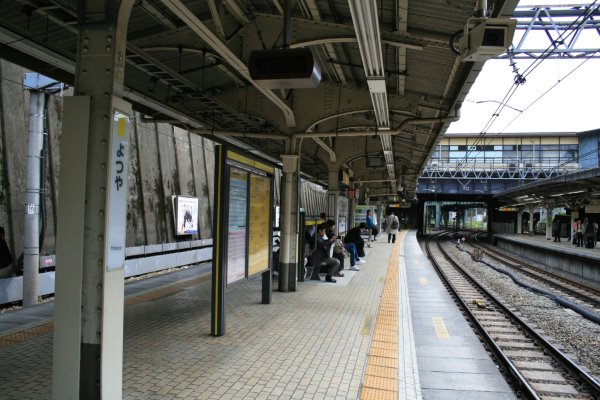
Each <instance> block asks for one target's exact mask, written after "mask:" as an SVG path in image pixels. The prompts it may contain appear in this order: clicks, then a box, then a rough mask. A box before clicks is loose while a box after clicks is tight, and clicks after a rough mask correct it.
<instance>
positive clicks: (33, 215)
mask: <svg viewBox="0 0 600 400" xmlns="http://www.w3.org/2000/svg"><path fill="white" fill-rule="evenodd" d="M45 96H46V95H45V94H44V92H41V91H37V90H32V91H30V96H29V137H28V142H27V188H26V189H25V210H24V211H25V221H24V222H25V223H24V226H23V228H24V229H23V231H24V235H25V239H24V241H23V307H29V306H32V305H35V304H37V303H38V287H39V284H38V280H39V271H40V183H41V182H40V171H41V152H42V146H43V143H44V136H43V135H44V108H45V107H44V101H45Z"/></svg>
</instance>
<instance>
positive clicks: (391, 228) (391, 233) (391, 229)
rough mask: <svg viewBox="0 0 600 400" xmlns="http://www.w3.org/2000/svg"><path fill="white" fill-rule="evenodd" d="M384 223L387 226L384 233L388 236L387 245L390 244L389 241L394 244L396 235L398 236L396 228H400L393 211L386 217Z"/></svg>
mask: <svg viewBox="0 0 600 400" xmlns="http://www.w3.org/2000/svg"><path fill="white" fill-rule="evenodd" d="M385 222H386V224H387V227H386V228H385V233H387V234H388V243H390V240H391V241H392V243H396V235H397V234H398V228H400V221H399V220H398V217H396V216H395V215H394V212H393V211H390V215H388V216H387V218H386V219H385Z"/></svg>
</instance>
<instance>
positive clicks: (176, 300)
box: [0, 231, 515, 400]
mask: <svg viewBox="0 0 600 400" xmlns="http://www.w3.org/2000/svg"><path fill="white" fill-rule="evenodd" d="M366 250H367V257H366V263H365V264H364V265H362V266H361V271H358V272H354V271H344V274H345V276H344V277H341V278H338V281H337V283H335V284H331V283H325V282H315V281H312V282H311V281H309V282H305V283H299V284H298V290H297V292H292V293H290V292H288V293H282V292H277V291H274V293H273V302H272V304H269V305H264V304H260V300H261V299H260V287H261V286H260V285H261V282H260V277H259V278H258V279H250V280H246V281H243V282H240V283H237V284H234V285H232V286H231V287H229V288H228V289H227V292H226V296H227V303H226V305H227V331H226V334H225V335H224V336H222V337H213V336H211V335H210V265H207V264H203V265H199V266H194V267H190V268H187V269H183V270H180V271H177V272H173V273H169V274H164V275H160V276H157V277H153V278H149V279H145V280H140V281H136V282H131V283H128V284H127V285H126V287H125V290H126V297H125V329H124V362H123V398H124V399H131V400H133V399H374V398H378V399H379V398H382V399H398V398H403V399H513V398H515V396H514V394H513V393H512V391H511V388H510V387H509V386H508V384H507V383H506V382H505V381H504V378H503V377H502V376H501V374H500V372H498V369H497V368H496V366H495V364H494V363H493V361H492V360H491V359H490V358H489V356H488V354H487V352H486V351H485V349H484V347H483V345H482V344H481V343H480V342H479V340H478V338H477V337H476V335H475V334H474V333H473V332H472V330H471V328H470V327H469V325H468V323H467V322H466V321H465V320H464V317H463V316H462V314H461V312H460V311H459V310H458V309H457V307H456V305H455V303H454V302H453V300H452V298H451V297H450V295H449V294H448V293H447V292H446V290H445V288H444V287H443V285H442V283H441V282H440V281H439V279H438V277H437V275H436V273H435V271H434V270H433V267H432V266H431V264H430V263H429V261H428V260H427V258H426V257H425V255H424V254H423V253H422V251H421V249H420V247H419V244H418V242H417V240H416V236H415V232H413V231H403V232H401V233H400V236H399V240H397V242H396V244H388V243H386V242H385V241H376V242H373V246H372V247H371V248H370V249H366ZM275 290H276V289H275ZM31 310H33V311H31ZM31 310H30V309H26V310H25V309H21V310H18V311H13V312H7V313H4V314H2V315H0V393H1V394H2V396H1V397H2V398H3V399H50V398H51V397H52V395H51V393H52V383H51V377H52V310H53V304H52V302H50V303H46V304H43V305H40V306H38V307H34V308H33V309H31Z"/></svg>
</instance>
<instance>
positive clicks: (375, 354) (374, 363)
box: [360, 232, 406, 400]
mask: <svg viewBox="0 0 600 400" xmlns="http://www.w3.org/2000/svg"><path fill="white" fill-rule="evenodd" d="M405 235H406V232H401V233H400V234H399V237H398V240H396V244H395V245H394V248H393V249H392V254H391V255H390V261H389V264H388V271H387V275H386V277H385V283H384V287H383V294H382V296H381V300H380V303H379V310H378V312H377V319H376V322H375V330H374V332H373V340H372V341H371V348H370V349H369V356H368V359H367V368H366V370H365V378H364V382H363V385H362V391H361V394H360V398H361V400H374V399H394V400H397V399H398V260H399V254H400V247H401V246H402V243H403V241H404V236H405Z"/></svg>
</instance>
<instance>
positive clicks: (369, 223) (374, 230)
mask: <svg viewBox="0 0 600 400" xmlns="http://www.w3.org/2000/svg"><path fill="white" fill-rule="evenodd" d="M367 229H370V230H371V233H372V234H373V241H376V240H377V235H378V234H379V229H378V228H377V223H376V222H375V220H374V217H373V213H372V212H371V210H367Z"/></svg>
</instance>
